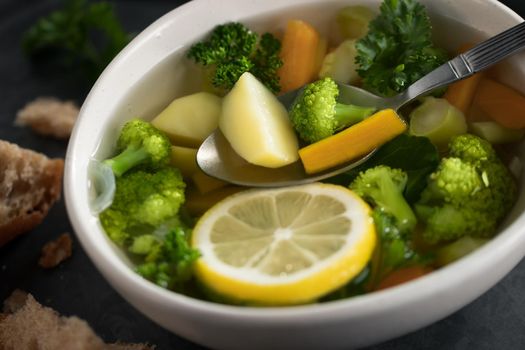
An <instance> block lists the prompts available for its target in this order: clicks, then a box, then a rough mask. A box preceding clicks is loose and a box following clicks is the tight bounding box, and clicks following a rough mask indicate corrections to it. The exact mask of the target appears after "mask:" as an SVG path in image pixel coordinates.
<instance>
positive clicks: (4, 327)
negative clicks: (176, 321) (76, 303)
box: [0, 290, 154, 350]
mask: <svg viewBox="0 0 525 350" xmlns="http://www.w3.org/2000/svg"><path fill="white" fill-rule="evenodd" d="M3 312H4V314H0V350H27V349H38V350H46V349H50V350H51V349H67V350H110V349H111V350H152V349H154V347H151V346H148V345H146V344H125V343H115V344H105V343H104V342H103V341H102V339H100V338H99V337H98V336H97V335H96V334H95V333H94V332H93V330H92V329H91V327H90V326H89V325H88V324H87V322H86V321H84V320H81V319H80V318H78V317H75V316H71V317H64V316H60V315H59V314H58V313H57V312H56V311H54V310H53V309H51V308H48V307H44V306H42V305H40V304H39V303H38V302H37V301H36V300H35V298H33V296H32V295H30V294H27V293H25V292H22V291H20V290H15V291H14V292H13V294H12V295H11V296H10V297H9V298H8V299H7V300H6V301H5V302H4V311H3Z"/></svg>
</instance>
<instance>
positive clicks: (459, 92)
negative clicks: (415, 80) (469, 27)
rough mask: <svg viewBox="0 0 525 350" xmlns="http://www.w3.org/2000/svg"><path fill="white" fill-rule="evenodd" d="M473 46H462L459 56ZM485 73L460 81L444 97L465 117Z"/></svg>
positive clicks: (451, 86)
mask: <svg viewBox="0 0 525 350" xmlns="http://www.w3.org/2000/svg"><path fill="white" fill-rule="evenodd" d="M473 46H474V45H473V44H470V43H468V44H464V45H462V46H461V47H460V48H459V50H458V51H459V52H458V54H459V53H462V52H465V51H468V50H470V49H471V48H472V47H473ZM483 73H484V72H480V73H476V74H474V75H473V76H471V77H470V78H467V79H463V80H460V81H458V82H456V83H454V84H452V85H450V86H449V87H448V89H447V91H446V92H445V95H444V96H443V97H444V98H445V99H446V100H447V101H448V102H449V103H450V104H451V105H453V106H454V107H456V108H457V109H459V110H460V111H461V112H463V114H464V115H467V111H468V110H469V107H470V105H471V103H472V99H473V98H474V94H475V93H476V89H477V87H478V84H479V81H480V80H481V77H482V76H483Z"/></svg>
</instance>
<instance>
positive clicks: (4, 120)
mask: <svg viewBox="0 0 525 350" xmlns="http://www.w3.org/2000/svg"><path fill="white" fill-rule="evenodd" d="M458 1H460V0H458ZM184 2H185V1H167V0H165V1H161V0H143V1H138V0H133V1H131V0H128V1H123V0H122V1H116V8H117V11H118V15H119V17H120V18H121V19H122V21H123V22H124V25H125V27H126V29H127V30H129V31H134V32H138V31H140V30H141V29H143V28H145V27H146V26H147V25H148V24H150V23H151V22H152V21H153V20H155V19H156V18H157V17H159V16H160V15H161V14H163V13H165V12H167V11H169V10H171V9H172V8H174V7H176V6H178V5H180V4H182V3H184ZM502 2H503V3H505V4H506V5H508V6H509V7H511V8H512V9H514V10H515V11H516V12H518V13H519V14H521V15H522V16H525V1H524V0H506V1H502ZM57 4H59V1H58V0H31V1H30V0H22V1H16V0H0V101H1V102H0V139H5V140H8V141H12V142H16V143H18V144H20V145H21V146H24V147H29V148H33V149H36V150H40V151H42V152H44V153H46V154H47V155H49V156H57V157H63V156H64V153H65V149H66V146H67V143H66V142H60V141H53V140H50V139H46V138H42V137H38V136H35V135H34V134H33V133H31V131H29V130H28V129H24V128H15V127H13V125H12V122H13V119H14V116H15V113H16V111H17V110H18V109H20V108H21V107H22V106H23V105H24V104H25V103H26V102H28V101H30V100H32V99H34V98H36V97H38V96H57V97H60V98H62V99H73V100H76V101H77V102H78V103H79V104H80V103H81V102H82V100H83V99H84V97H85V95H86V93H87V90H86V89H85V88H83V87H82V86H80V85H79V84H78V83H77V82H74V81H71V80H69V79H66V78H65V77H62V76H53V77H50V76H46V74H42V72H41V71H38V70H36V69H35V68H34V67H33V66H31V65H30V64H29V63H28V61H27V60H26V59H25V58H24V56H23V55H22V53H21V52H20V46H19V42H20V37H21V33H22V32H23V31H24V30H25V29H26V28H27V27H28V26H29V25H30V24H31V23H33V22H34V20H35V19H36V18H37V17H38V16H40V15H42V14H44V13H47V12H48V11H50V10H51V9H53V8H56V6H57ZM63 232H72V229H71V226H70V223H69V221H68V219H67V216H66V212H65V208H64V203H63V201H60V202H59V203H58V204H57V205H55V206H54V207H53V209H52V210H51V212H50V213H49V216H48V217H47V218H46V220H45V222H44V223H43V224H42V225H41V226H39V227H37V228H36V229H35V230H34V232H32V233H31V234H29V235H25V236H23V237H21V238H19V239H17V240H15V241H14V242H12V243H11V244H9V245H8V246H7V247H4V248H1V249H0V300H3V299H4V298H5V297H7V296H8V295H9V294H10V293H11V292H12V290H13V289H15V288H21V289H23V290H26V291H28V292H30V293H32V294H33V295H34V296H35V297H36V299H37V300H39V301H40V302H41V303H43V304H45V305H48V306H51V307H53V308H55V309H57V310H58V311H59V312H60V313H63V314H65V315H78V316H79V317H81V318H84V319H85V320H86V321H87V322H89V324H90V325H91V326H92V327H93V328H94V329H95V331H96V332H97V333H98V334H99V335H100V336H101V337H102V338H103V339H104V340H106V341H116V340H121V341H126V342H149V343H152V344H156V345H157V347H158V349H192V350H196V349H202V347H200V346H198V345H195V344H192V343H190V342H188V341H186V340H184V339H182V338H180V337H178V336H177V335H174V334H171V333H169V332H167V331H165V330H163V329H162V328H160V327H158V326H157V325H155V324H154V323H153V322H151V321H149V320H148V319H146V318H144V317H143V316H142V315H141V314H139V313H138V312H137V311H136V310H134V309H133V308H132V307H131V306H130V305H128V304H127V303H126V302H125V301H124V300H123V299H122V298H121V297H120V296H119V295H118V294H116V292H115V291H114V290H113V289H112V288H111V287H110V286H109V285H108V284H107V283H106V282H105V280H104V279H103V278H102V276H101V275H100V274H99V273H98V271H97V270H96V269H95V268H94V266H93V265H92V263H91V262H90V261H89V259H88V258H87V256H86V255H85V253H84V252H83V251H82V248H81V246H80V245H79V244H78V242H77V241H76V240H75V242H74V250H75V251H74V254H73V256H72V258H71V259H70V260H68V261H67V262H65V263H63V264H62V265H60V266H59V267H58V268H56V269H53V270H50V271H45V270H42V269H40V268H39V267H38V266H37V263H36V262H37V260H38V257H39V253H40V247H41V246H42V245H43V244H44V243H45V242H47V241H48V240H50V239H53V238H55V237H57V236H58V235H60V234H61V233H63ZM465 288H468V286H465ZM524 296H525V261H522V262H521V263H520V264H519V265H518V266H517V267H516V268H515V269H514V270H513V271H512V272H511V273H510V274H509V275H508V276H507V277H505V278H504V279H503V280H502V281H501V282H500V283H499V284H497V285H496V286H495V287H494V288H492V289H491V290H489V291H488V292H487V293H485V294H484V295H483V296H481V297H480V298H479V299H477V300H476V301H474V302H473V303H471V304H470V305H467V306H466V307H464V308H463V309H461V310H460V311H458V312H456V313H455V314H453V315H451V316H450V317H448V318H446V319H444V320H442V321H440V322H438V323H436V324H434V325H431V326H429V327H426V328H424V329H421V330H419V331H417V332H414V333H412V334H409V335H406V336H404V337H401V338H398V339H394V340H391V341H389V342H386V343H383V344H380V345H378V346H375V347H371V348H369V349H370V350H394V349H396V350H397V349H403V350H405V349H457V350H459V349H478V350H493V349H525V298H524Z"/></svg>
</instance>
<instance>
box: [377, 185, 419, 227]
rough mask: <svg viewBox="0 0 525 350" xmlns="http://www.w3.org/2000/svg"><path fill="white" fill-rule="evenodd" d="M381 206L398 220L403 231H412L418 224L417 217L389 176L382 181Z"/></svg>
mask: <svg viewBox="0 0 525 350" xmlns="http://www.w3.org/2000/svg"><path fill="white" fill-rule="evenodd" d="M380 187H381V193H382V198H381V204H382V206H383V208H384V209H385V210H386V211H387V212H388V213H389V214H391V215H393V216H394V217H395V218H396V219H397V223H398V226H399V228H400V229H401V230H402V231H411V230H412V229H413V228H414V227H415V226H416V223H417V219H416V215H415V214H414V211H413V210H412V208H410V205H409V204H408V203H407V201H406V200H405V198H404V197H403V194H402V193H400V192H399V189H398V187H397V186H396V185H395V183H394V182H393V181H392V179H391V178H390V177H388V176H384V177H382V178H381V180H380Z"/></svg>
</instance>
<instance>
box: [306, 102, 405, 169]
mask: <svg viewBox="0 0 525 350" xmlns="http://www.w3.org/2000/svg"><path fill="white" fill-rule="evenodd" d="M406 129H407V125H406V124H405V122H404V121H403V120H402V119H401V118H400V117H399V115H398V114H397V113H396V112H395V111H394V110H393V109H384V110H381V111H379V112H377V113H375V114H373V115H372V116H370V117H368V118H367V119H365V120H363V121H362V122H359V123H357V124H354V125H352V126H351V127H349V128H347V129H346V130H343V131H341V132H339V133H337V134H335V135H332V136H330V137H327V138H326V139H323V140H321V141H318V142H316V143H312V144H311V145H308V146H306V147H303V148H301V149H300V150H299V157H300V158H301V160H302V162H303V166H304V169H305V171H306V172H307V173H308V174H313V173H317V172H320V171H323V170H326V169H329V168H332V167H334V166H337V165H340V164H343V163H346V162H349V161H351V160H354V159H356V158H358V157H360V156H363V155H366V154H367V153H368V152H370V151H372V150H373V149H374V148H377V147H379V146H381V145H382V144H384V143H385V142H387V141H389V140H391V139H393V138H394V137H396V136H397V135H399V134H402V133H403V132H404V131H405V130H406Z"/></svg>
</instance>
